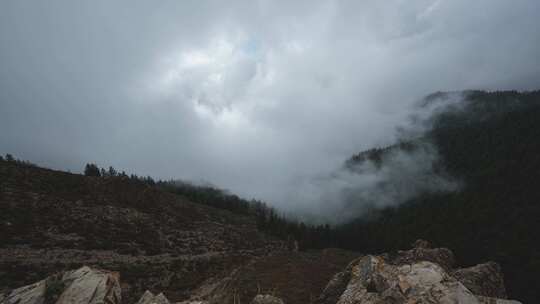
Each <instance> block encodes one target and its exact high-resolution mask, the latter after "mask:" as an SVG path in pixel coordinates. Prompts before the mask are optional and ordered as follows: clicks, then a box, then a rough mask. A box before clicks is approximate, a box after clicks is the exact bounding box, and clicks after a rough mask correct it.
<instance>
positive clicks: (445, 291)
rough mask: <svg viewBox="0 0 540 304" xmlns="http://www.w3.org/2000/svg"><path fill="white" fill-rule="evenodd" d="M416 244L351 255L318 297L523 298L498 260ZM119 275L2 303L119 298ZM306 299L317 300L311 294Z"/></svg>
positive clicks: (53, 283)
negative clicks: (476, 261)
mask: <svg viewBox="0 0 540 304" xmlns="http://www.w3.org/2000/svg"><path fill="white" fill-rule="evenodd" d="M415 246H416V247H415V248H413V249H411V250H407V251H399V252H397V253H396V254H383V255H379V256H375V255H367V256H362V257H360V258H357V259H355V260H353V261H352V262H351V263H350V264H349V265H348V266H347V267H346V268H345V269H344V270H343V271H342V272H339V273H337V274H335V275H334V277H333V278H332V279H331V280H330V281H329V282H328V284H327V286H326V288H325V289H324V290H323V292H322V294H321V295H320V297H319V298H318V300H317V301H316V302H315V303H317V304H386V303H388V304H422V303H431V304H435V303H441V304H520V302H517V301H512V300H507V299H506V291H505V288H504V280H503V276H502V274H501V269H500V267H499V265H497V264H496V263H494V262H488V263H485V264H480V265H476V266H473V267H468V268H463V269H452V268H451V267H452V265H454V264H453V263H454V257H453V254H452V252H451V251H450V250H448V249H445V248H429V245H428V244H427V242H423V241H422V242H417V243H415ZM435 261H437V262H435ZM439 263H441V264H442V265H441V264H439ZM239 271H240V270H239ZM119 277H120V275H119V273H117V272H111V271H106V270H99V269H94V268H90V267H88V266H84V267H81V268H79V269H77V270H73V271H67V272H64V273H58V274H55V275H53V276H49V277H47V278H46V279H44V280H41V281H39V282H37V283H34V284H31V285H27V286H24V287H20V288H17V289H14V290H11V291H10V292H8V293H7V294H3V295H2V294H0V304H120V303H121V289H120V282H119ZM290 283H292V282H290ZM236 290H237V291H242V289H241V288H238V289H236ZM214 291H215V290H214ZM244 298H245V297H244ZM249 298H251V297H249ZM249 298H248V299H249ZM190 299H191V300H189V301H184V302H177V303H176V304H209V303H230V302H234V303H240V297H236V298H234V299H236V300H233V301H229V300H226V301H215V299H216V298H212V292H210V294H208V295H206V296H205V297H202V296H200V295H199V296H197V295H191V296H190ZM200 299H204V300H206V301H209V302H206V301H201V300H200ZM212 299H214V300H212ZM134 302H135V301H133V302H131V303H134ZM307 302H310V303H313V302H311V301H310V299H306V303H307ZM284 303H285V302H284V301H283V300H282V299H280V298H278V297H275V296H273V295H269V294H258V295H256V296H255V297H254V298H253V300H252V301H251V304H284ZM136 304H171V302H170V301H169V300H168V299H167V297H166V296H165V295H164V294H163V293H159V294H157V295H155V294H154V293H152V292H150V291H149V290H146V291H145V292H144V294H143V295H142V296H141V297H140V298H139V300H138V301H137V302H136Z"/></svg>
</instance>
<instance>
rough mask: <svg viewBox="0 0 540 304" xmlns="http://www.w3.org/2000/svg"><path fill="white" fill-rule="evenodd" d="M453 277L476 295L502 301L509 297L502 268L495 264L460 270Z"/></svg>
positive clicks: (490, 263) (489, 263)
mask: <svg viewBox="0 0 540 304" xmlns="http://www.w3.org/2000/svg"><path fill="white" fill-rule="evenodd" d="M452 276H453V277H455V278H456V279H458V280H459V281H460V282H461V283H463V285H465V287H467V288H468V289H469V290H470V291H472V292H473V293H474V294H476V295H480V296H484V297H491V298H501V299H506V297H507V296H506V289H505V288H504V279H503V274H502V271H501V267H500V266H499V264H497V263H495V262H488V263H484V264H478V265H476V266H473V267H469V268H462V269H458V270H455V271H454V272H453V273H452Z"/></svg>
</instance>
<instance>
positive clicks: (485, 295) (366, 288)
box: [317, 241, 520, 304]
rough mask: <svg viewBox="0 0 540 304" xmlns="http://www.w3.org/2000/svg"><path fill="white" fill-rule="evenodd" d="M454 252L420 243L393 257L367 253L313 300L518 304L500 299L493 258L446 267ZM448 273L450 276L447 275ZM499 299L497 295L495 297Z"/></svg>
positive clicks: (342, 303)
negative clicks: (468, 265)
mask: <svg viewBox="0 0 540 304" xmlns="http://www.w3.org/2000/svg"><path fill="white" fill-rule="evenodd" d="M453 265H454V256H453V254H452V252H451V251H450V250H448V249H445V248H436V249H431V248H429V245H428V243H427V242H425V241H417V242H416V243H415V248H413V249H412V250H408V251H400V252H398V253H397V255H393V256H391V255H387V254H385V255H381V256H372V255H368V256H365V257H362V258H360V259H357V260H355V261H353V262H352V263H351V264H350V265H349V266H348V267H347V269H345V270H344V271H343V272H340V273H338V274H336V275H335V276H334V277H333V278H332V280H330V282H329V283H328V285H327V286H326V288H325V289H324V291H323V293H322V294H321V296H320V297H319V299H318V302H317V303H318V304H371V303H392V304H420V303H442V304H456V303H459V304H520V302H517V301H512V300H506V299H504V298H505V297H506V291H505V289H504V284H503V278H502V273H501V271H500V267H499V266H498V265H497V264H496V263H493V262H489V263H486V264H480V265H477V266H474V267H470V268H465V269H457V270H452V267H453ZM451 274H453V275H451ZM496 297H501V298H496Z"/></svg>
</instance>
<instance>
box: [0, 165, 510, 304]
mask: <svg viewBox="0 0 540 304" xmlns="http://www.w3.org/2000/svg"><path fill="white" fill-rule="evenodd" d="M0 228H1V229H0V239H1V243H0V303H1V304H51V303H56V304H64V303H82V304H84V303H92V304H94V303H95V304H97V303H107V304H117V303H139V304H150V303H158V304H168V303H184V304H186V303H192V304H195V303H210V304H214V303H216V304H217V303H232V304H237V303H249V302H251V303H258V304H264V303H270V304H279V303H288V304H295V303H297V304H301V303H316V304H349V303H351V304H352V303H407V304H412V303H472V304H475V303H498V304H506V303H508V304H510V303H518V302H516V301H510V300H506V298H507V294H506V290H505V285H504V280H503V275H502V272H501V269H500V267H499V265H498V264H496V263H494V262H488V263H485V264H479V265H476V266H473V267H468V268H456V259H455V257H454V254H453V253H452V251H450V250H449V249H445V248H430V244H429V243H428V242H426V241H417V242H416V243H415V244H414V248H413V249H411V250H407V251H398V252H394V253H386V254H381V255H361V254H359V253H355V252H351V251H345V250H341V249H324V250H312V251H300V252H299V251H296V250H294V249H291V246H287V244H286V242H284V241H281V240H279V239H276V238H274V237H271V236H269V235H267V234H265V233H263V232H261V231H259V230H258V228H257V225H256V223H255V221H254V219H253V218H251V217H249V216H243V215H238V214H234V213H231V212H229V211H226V210H220V209H216V208H212V207H208V206H204V205H200V204H195V203H193V202H190V201H188V200H187V199H185V198H183V197H181V196H178V195H174V194H171V193H167V192H163V191H160V190H158V189H157V188H154V187H151V186H148V185H147V184H144V183H140V182H137V181H133V180H130V179H128V178H124V177H105V178H103V177H102V178H95V177H85V176H82V175H77V174H71V173H66V172H59V171H54V170H49V169H43V168H38V167H36V166H33V165H29V164H24V163H17V162H5V161H0ZM351 261H352V262H351Z"/></svg>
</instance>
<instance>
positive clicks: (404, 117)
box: [0, 0, 540, 222]
mask: <svg viewBox="0 0 540 304" xmlns="http://www.w3.org/2000/svg"><path fill="white" fill-rule="evenodd" d="M538 12H540V3H539V2H538V1H536V0H523V1H522V0H519V1H511V2H510V1H503V0H500V1H492V0H489V1H488V0H482V1H475V2H474V3H471V2H470V1H464V0H458V1H443V0H438V1H428V0H415V1H398V0H394V1H385V2H384V3H382V2H381V1H362V2H357V1H295V2H294V4H292V3H290V2H285V1H283V2H281V1H272V2H270V1H228V2H227V3H224V2H218V1H181V2H177V1H163V2H160V3H159V4H158V3H155V2H150V1H135V2H133V1H115V2H113V3H112V2H110V1H92V2H76V1H61V0H53V1H47V2H46V3H45V2H30V1H3V2H2V3H0V66H2V69H0V130H1V132H0V153H11V154H13V155H15V156H16V157H18V158H21V159H27V160H30V161H32V162H35V163H37V164H39V165H43V166H47V167H52V168H56V169H68V170H71V171H73V172H81V170H82V169H83V167H84V164H85V163H87V162H95V163H97V164H98V165H99V166H103V167H108V166H114V167H115V168H117V169H118V170H125V171H126V172H130V173H131V172H133V173H136V174H139V175H151V176H153V177H155V178H158V179H169V178H175V179H176V178H177V179H182V180H192V181H207V182H211V183H212V184H214V185H217V186H219V187H222V188H226V189H228V190H230V191H231V192H233V193H237V194H238V195H240V196H243V197H246V198H257V199H261V200H264V201H266V202H268V203H269V204H270V205H273V206H275V207H277V208H278V209H280V210H283V211H284V212H290V213H295V214H299V216H302V217H306V218H307V217H315V218H317V220H319V219H322V218H324V219H325V220H327V219H329V220H330V221H332V222H335V221H341V220H343V219H346V218H347V214H345V213H347V212H346V210H348V209H347V208H359V209H358V210H356V209H355V212H356V211H358V212H359V213H361V212H363V210H364V209H362V208H364V207H363V206H371V205H374V206H381V207H383V206H390V205H394V204H399V203H401V202H403V201H404V200H406V199H407V198H409V197H410V196H411V195H414V193H417V192H418V191H420V190H425V189H427V190H430V191H438V190H440V189H442V190H445V191H446V190H451V189H454V188H455V187H456V185H457V184H459V181H453V180H451V179H448V178H447V177H445V176H444V174H443V175H439V174H438V173H437V174H435V175H434V174H433V173H434V171H433V167H434V164H436V162H437V158H438V156H437V151H436V149H434V148H433V147H432V146H429V145H427V146H425V147H422V148H420V149H418V151H416V152H415V153H413V154H399V153H397V154H396V155H394V154H391V155H389V156H388V160H385V164H388V165H385V166H383V167H381V168H377V167H376V166H374V164H370V163H369V162H368V163H365V164H363V165H362V166H360V167H359V168H355V170H353V171H350V170H349V171H345V170H343V169H341V168H342V167H343V163H344V162H345V161H346V160H347V159H349V158H350V157H351V156H352V155H353V154H356V153H358V152H360V151H362V150H365V149H369V148H372V147H385V146H388V145H391V144H393V143H395V142H396V141H397V140H398V139H399V138H402V137H403V136H405V135H404V133H409V135H407V136H413V135H414V134H421V132H423V131H422V130H424V129H423V128H424V127H421V128H418V129H415V128H416V125H415V124H414V123H411V111H414V108H415V106H416V105H417V102H418V101H419V100H421V99H422V97H423V96H425V95H427V94H430V93H432V92H435V91H454V90H457V91H459V90H464V89H488V90H495V89H517V90H527V89H535V88H538V87H539V82H540V77H539V76H540V66H539V65H537V64H534V63H535V62H536V61H537V57H538V54H540V36H539V35H538V33H539V32H540V18H538V17H539V16H538ZM516 33H519V35H517V34H516ZM422 115H424V114H422ZM426 115H427V114H426ZM421 120H422V119H421ZM358 172H363V173H362V174H358ZM406 180H407V181H411V180H412V181H413V183H412V186H407V187H405V186H403V187H401V186H400V187H392V188H389V186H385V185H393V184H395V183H398V182H400V181H406ZM351 200H361V201H365V202H366V203H365V204H358V206H356V205H355V206H353V205H350V204H348V203H347V202H349V201H351ZM321 215H324V216H321ZM328 215H331V216H328Z"/></svg>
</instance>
